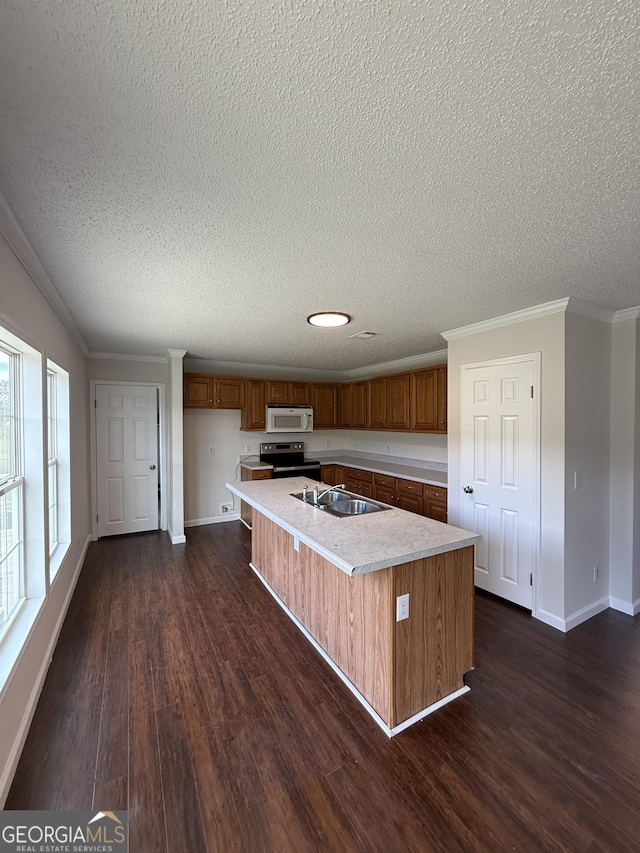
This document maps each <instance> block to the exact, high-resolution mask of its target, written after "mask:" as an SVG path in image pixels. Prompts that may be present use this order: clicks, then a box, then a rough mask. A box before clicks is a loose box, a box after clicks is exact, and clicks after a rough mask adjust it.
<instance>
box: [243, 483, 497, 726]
mask: <svg viewBox="0 0 640 853" xmlns="http://www.w3.org/2000/svg"><path fill="white" fill-rule="evenodd" d="M305 484H307V485H309V484H308V481H307V480H306V479H304V478H302V477H295V478H288V479H278V480H263V481H257V482H242V483H234V484H230V483H227V488H228V489H229V490H230V491H231V492H233V493H234V494H235V495H237V496H238V497H240V498H241V500H243V501H245V502H246V503H247V504H248V505H249V506H251V508H252V515H253V534H252V561H251V568H252V569H253V570H254V571H255V573H256V574H257V576H258V577H259V578H260V580H261V581H262V582H263V583H264V585H265V586H266V587H267V589H268V590H269V591H270V592H271V594H272V595H273V596H274V597H275V599H276V600H277V601H278V603H279V604H280V605H281V606H282V607H283V609H284V610H285V611H286V612H287V614H288V615H289V616H290V617H291V618H292V619H293V621H294V622H295V623H296V625H297V626H298V627H299V628H300V630H301V631H302V632H303V633H304V634H305V636H306V637H307V638H308V639H309V640H310V641H311V642H312V643H313V645H314V646H315V647H316V648H317V649H318V651H320V653H321V654H322V655H323V657H324V658H325V659H326V660H327V661H328V662H329V663H330V665H331V666H332V667H333V669H334V670H335V671H336V673H337V674H338V675H339V676H340V677H341V678H342V680H343V681H344V682H345V683H346V684H347V686H348V687H349V689H350V690H351V691H352V692H353V693H354V695H355V696H356V697H357V698H358V699H359V701H360V702H361V703H362V704H363V705H364V707H365V708H366V709H367V710H368V711H369V713H370V714H371V715H372V716H373V718H374V719H375V720H376V722H377V723H378V724H379V725H380V726H381V728H382V729H383V730H384V731H385V732H386V733H387V734H388V735H389V736H391V735H394V734H397V733H398V732H399V731H402V730H403V729H404V728H406V727H407V726H409V725H411V724H412V723H414V722H417V721H418V720H419V719H422V718H423V717H424V716H426V715H427V714H429V713H431V712H432V711H434V710H436V708H439V707H441V706H442V705H444V704H445V703H447V702H449V701H451V700H452V699H455V698H456V697H457V696H460V695H462V694H463V693H465V692H466V691H467V690H468V687H466V685H465V684H464V675H465V673H466V672H468V671H469V670H470V669H472V668H473V633H474V600H473V596H474V586H473V546H474V545H475V544H476V542H478V541H479V539H480V537H479V535H478V534H476V533H471V532H470V531H468V530H461V529H460V528H457V527H454V526H452V525H448V524H442V523H440V522H437V521H433V520H432V519H429V518H425V517H423V516H417V515H415V514H413V513H410V512H406V511H404V510H401V509H396V508H390V509H387V510H385V511H383V512H375V513H371V514H369V515H360V516H350V517H346V518H338V517H336V516H333V515H330V514H329V513H328V512H326V511H324V510H322V509H319V508H317V507H314V506H312V505H310V504H307V503H303V502H302V501H300V500H298V499H297V498H296V497H293V494H294V493H299V492H301V491H302V488H303V486H304V485H305ZM320 488H323V485H322V484H321V486H320ZM327 488H328V487H327ZM406 595H408V596H409V601H408V616H407V617H406V618H403V619H401V621H396V616H397V615H399V614H397V612H396V611H397V607H398V603H397V599H398V597H399V596H406Z"/></svg>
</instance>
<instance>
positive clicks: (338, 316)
mask: <svg viewBox="0 0 640 853" xmlns="http://www.w3.org/2000/svg"><path fill="white" fill-rule="evenodd" d="M350 322H351V317H350V316H349V315H348V314H343V313H342V311H319V312H318V313H317V314H309V316H308V317H307V323H310V324H311V325H312V326H322V327H324V328H333V327H334V326H346V325H347V323H350Z"/></svg>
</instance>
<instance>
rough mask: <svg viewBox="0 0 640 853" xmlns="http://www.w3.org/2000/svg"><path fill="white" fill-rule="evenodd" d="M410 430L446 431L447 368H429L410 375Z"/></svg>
mask: <svg viewBox="0 0 640 853" xmlns="http://www.w3.org/2000/svg"><path fill="white" fill-rule="evenodd" d="M410 408H411V429H413V430H416V431H417V432H446V431H447V368H446V366H442V365H441V366H439V367H430V368H428V369H426V370H417V371H415V372H414V373H412V374H411V406H410Z"/></svg>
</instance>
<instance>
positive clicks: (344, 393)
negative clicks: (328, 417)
mask: <svg viewBox="0 0 640 853" xmlns="http://www.w3.org/2000/svg"><path fill="white" fill-rule="evenodd" d="M339 401H340V404H339V406H338V423H339V424H340V426H341V427H350V426H351V420H352V418H353V385H352V384H351V383H347V384H346V385H341V386H340V393H339Z"/></svg>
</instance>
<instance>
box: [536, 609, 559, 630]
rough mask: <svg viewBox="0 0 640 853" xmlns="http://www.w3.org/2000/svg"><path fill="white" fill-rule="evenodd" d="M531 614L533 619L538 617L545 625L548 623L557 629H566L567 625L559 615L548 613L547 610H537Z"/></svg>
mask: <svg viewBox="0 0 640 853" xmlns="http://www.w3.org/2000/svg"><path fill="white" fill-rule="evenodd" d="M531 615H532V616H533V618H534V619H539V620H540V622H544V624H545V625H550V626H551V627H552V628H555V629H556V630H558V631H566V630H567V625H566V622H565V621H564V619H561V618H560V617H559V616H556V615H555V614H553V613H549V612H548V611H547V610H537V611H536V612H535V613H532V614H531Z"/></svg>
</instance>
